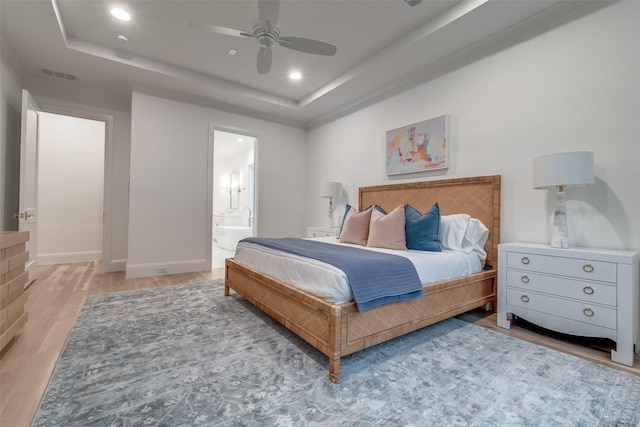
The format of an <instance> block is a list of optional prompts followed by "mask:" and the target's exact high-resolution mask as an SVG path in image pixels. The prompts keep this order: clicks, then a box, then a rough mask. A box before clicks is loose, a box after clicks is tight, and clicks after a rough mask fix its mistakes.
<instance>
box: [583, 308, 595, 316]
mask: <svg viewBox="0 0 640 427" xmlns="http://www.w3.org/2000/svg"><path fill="white" fill-rule="evenodd" d="M582 313H584V315H585V316H587V317H592V316H593V310H591V309H590V308H589V307H586V308H584V309H583V310H582Z"/></svg>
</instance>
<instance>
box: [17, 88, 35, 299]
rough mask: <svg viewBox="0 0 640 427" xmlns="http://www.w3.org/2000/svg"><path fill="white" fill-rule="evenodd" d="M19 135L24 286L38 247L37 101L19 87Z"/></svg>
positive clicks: (20, 217) (33, 277)
mask: <svg viewBox="0 0 640 427" xmlns="http://www.w3.org/2000/svg"><path fill="white" fill-rule="evenodd" d="M21 129H22V131H21V135H20V205H19V210H20V211H19V212H18V230H20V231H28V232H29V241H28V242H27V245H26V247H27V250H28V251H29V261H28V262H27V264H26V266H25V269H26V271H27V272H28V273H29V278H28V279H27V283H26V284H25V288H26V287H27V286H29V285H30V284H31V282H33V281H34V280H35V278H36V274H37V267H38V263H37V253H38V251H37V249H38V228H37V225H38V224H37V221H38V210H37V200H38V197H37V196H38V105H37V104H36V102H35V101H34V100H33V98H32V97H31V95H30V94H29V91H27V90H23V91H22V127H21Z"/></svg>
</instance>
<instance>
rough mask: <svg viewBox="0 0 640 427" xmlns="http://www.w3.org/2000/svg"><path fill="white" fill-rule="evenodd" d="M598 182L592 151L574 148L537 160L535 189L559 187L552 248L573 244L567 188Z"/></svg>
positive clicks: (534, 177) (535, 165)
mask: <svg viewBox="0 0 640 427" xmlns="http://www.w3.org/2000/svg"><path fill="white" fill-rule="evenodd" d="M594 182H595V178H594V174H593V153H592V152H589V151H573V152H568V153H558V154H549V155H547V156H542V157H537V158H535V159H533V188H535V189H542V190H547V189H552V188H556V189H557V190H558V192H557V193H556V208H555V212H554V213H553V229H552V232H551V247H552V248H563V249H566V248H568V247H569V233H568V227H567V201H566V197H565V191H564V190H565V188H567V187H583V186H587V185H593V184H594Z"/></svg>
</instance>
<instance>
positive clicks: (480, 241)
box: [462, 218, 489, 265]
mask: <svg viewBox="0 0 640 427" xmlns="http://www.w3.org/2000/svg"><path fill="white" fill-rule="evenodd" d="M488 238H489V229H488V228H487V227H486V226H485V225H484V224H483V223H482V221H480V220H479V219H477V218H471V219H470V220H469V226H468V227H467V232H466V233H465V234H464V238H463V239H462V247H463V248H465V252H467V253H469V252H470V251H469V249H471V250H472V251H473V252H475V253H476V255H477V256H478V258H479V259H480V261H482V265H484V262H485V261H486V260H487V251H485V250H484V245H485V244H486V243H487V239H488Z"/></svg>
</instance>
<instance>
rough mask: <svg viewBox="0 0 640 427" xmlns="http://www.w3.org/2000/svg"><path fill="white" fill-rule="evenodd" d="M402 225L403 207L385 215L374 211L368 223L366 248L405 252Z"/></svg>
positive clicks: (405, 241) (405, 246)
mask: <svg viewBox="0 0 640 427" xmlns="http://www.w3.org/2000/svg"><path fill="white" fill-rule="evenodd" d="M404 225H405V222H404V205H400V206H398V207H397V208H395V209H394V210H392V211H391V212H390V213H388V214H386V215H385V214H383V213H382V212H380V211H378V210H377V209H374V210H373V213H372V214H371V221H370V223H369V240H368V241H367V246H372V247H376V248H387V249H398V250H401V251H406V250H407V237H406V234H405V229H404Z"/></svg>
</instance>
